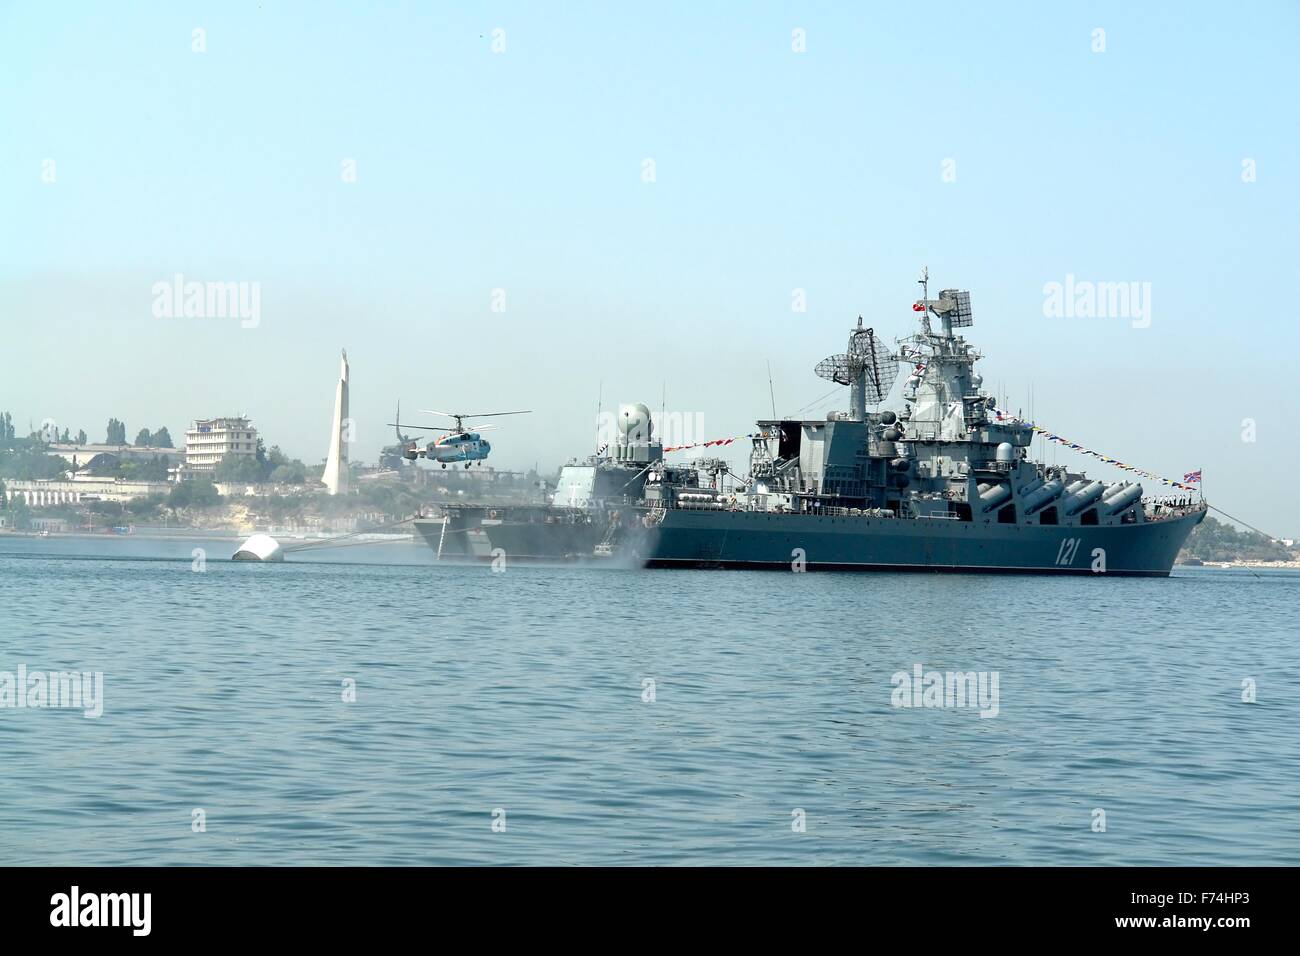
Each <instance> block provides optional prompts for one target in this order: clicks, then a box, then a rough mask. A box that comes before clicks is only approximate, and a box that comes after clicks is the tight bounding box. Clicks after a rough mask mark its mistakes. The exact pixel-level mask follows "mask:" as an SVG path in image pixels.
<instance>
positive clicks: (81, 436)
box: [77, 428, 87, 445]
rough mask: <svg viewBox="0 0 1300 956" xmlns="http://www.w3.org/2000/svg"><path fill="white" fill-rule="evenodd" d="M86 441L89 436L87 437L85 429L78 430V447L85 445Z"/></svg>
mask: <svg viewBox="0 0 1300 956" xmlns="http://www.w3.org/2000/svg"><path fill="white" fill-rule="evenodd" d="M86 439H87V436H86V430H85V429H84V428H81V429H78V430H77V444H78V445H84V444H85V443H86Z"/></svg>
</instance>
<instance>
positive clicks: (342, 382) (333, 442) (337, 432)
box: [321, 349, 348, 495]
mask: <svg viewBox="0 0 1300 956" xmlns="http://www.w3.org/2000/svg"><path fill="white" fill-rule="evenodd" d="M347 417H348V353H347V350H346V349H345V350H344V352H343V363H342V366H341V367H340V369H339V387H338V390H337V391H336V392H335V393H334V430H333V431H332V432H331V433H330V453H329V457H328V458H326V459H325V474H324V475H322V476H321V480H322V481H324V482H325V487H326V488H328V489H329V493H330V494H332V495H346V494H347V493H348V445H347V441H346V440H345V439H346V437H347V436H345V435H344V433H343V427H344V423H345V422H346V421H347Z"/></svg>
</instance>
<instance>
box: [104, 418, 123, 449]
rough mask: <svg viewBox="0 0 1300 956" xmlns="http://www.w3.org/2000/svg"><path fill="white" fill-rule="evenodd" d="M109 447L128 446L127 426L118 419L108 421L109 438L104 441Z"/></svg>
mask: <svg viewBox="0 0 1300 956" xmlns="http://www.w3.org/2000/svg"><path fill="white" fill-rule="evenodd" d="M104 442H105V444H108V445H125V444H126V426H125V425H123V424H122V423H121V422H119V421H118V420H117V419H116V418H110V419H109V420H108V437H107V438H106V439H104Z"/></svg>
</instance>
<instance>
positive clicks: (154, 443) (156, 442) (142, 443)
mask: <svg viewBox="0 0 1300 956" xmlns="http://www.w3.org/2000/svg"><path fill="white" fill-rule="evenodd" d="M135 447H136V448H174V447H175V446H174V445H173V444H172V436H171V432H169V431H167V426H166V425H164V426H163V427H162V428H160V429H158V430H157V431H156V432H151V431H149V429H147V428H142V429H140V431H139V433H138V434H137V435H136V436H135Z"/></svg>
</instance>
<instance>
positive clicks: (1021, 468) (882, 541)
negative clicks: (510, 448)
mask: <svg viewBox="0 0 1300 956" xmlns="http://www.w3.org/2000/svg"><path fill="white" fill-rule="evenodd" d="M921 283H922V287H923V295H922V298H921V299H919V300H918V301H917V302H916V303H915V304H914V305H913V309H914V311H915V312H916V313H917V316H918V321H919V324H920V329H919V331H918V332H916V333H915V334H913V335H910V336H908V337H906V338H904V339H901V340H899V341H898V342H896V343H895V347H894V348H890V347H889V346H887V345H886V344H885V343H884V341H883V340H882V339H881V338H880V337H878V336H877V335H876V333H875V331H874V330H873V329H872V328H863V326H862V319H861V318H859V319H858V322H857V326H856V327H854V328H852V329H850V332H849V339H848V347H847V349H846V350H845V352H843V353H840V354H837V355H832V356H830V357H829V358H827V359H824V360H823V361H822V362H820V363H818V364H817V366H816V372H817V374H818V375H819V376H821V377H823V378H826V379H829V380H831V381H833V382H836V383H837V384H840V385H845V386H847V387H848V389H849V407H848V410H847V411H833V412H831V413H829V414H828V415H827V416H826V417H825V418H824V419H814V420H809V419H789V420H787V419H776V418H773V419H766V420H759V421H758V423H757V425H758V429H757V431H756V432H755V433H754V434H753V435H751V436H748V437H749V439H750V440H751V441H752V443H753V448H752V451H751V453H750V462H749V465H750V467H749V474H748V475H746V476H744V477H743V478H737V477H736V476H734V475H732V474H731V472H730V470H729V467H728V464H727V462H725V461H723V460H721V459H716V458H706V459H700V460H697V461H694V462H692V463H690V464H687V465H674V464H670V463H668V462H666V461H665V460H664V446H663V444H662V442H661V441H660V440H659V439H658V438H657V437H656V436H655V432H654V423H653V421H652V419H651V416H650V412H649V409H647V408H646V406H645V405H641V404H634V405H625V406H623V407H622V408H621V409H620V411H619V417H618V435H617V438H616V439H615V441H614V442H613V443H612V446H611V447H610V448H608V449H606V450H603V451H601V452H599V453H597V454H595V455H591V456H588V457H586V458H583V459H574V460H571V461H570V462H569V463H568V464H566V465H565V466H564V467H563V468H562V469H561V471H560V476H559V479H558V481H557V484H556V489H555V492H554V494H553V495H552V496H551V500H550V502H549V503H548V504H545V505H509V506H499V507H492V506H486V505H473V504H455V505H449V506H447V508H446V509H445V513H444V515H443V516H441V517H439V518H428V519H423V520H419V521H416V522H415V525H416V528H417V529H418V530H419V532H420V534H421V535H422V536H423V537H424V539H425V540H426V541H427V542H428V543H429V544H430V546H431V547H433V548H435V549H436V550H437V552H438V555H439V558H444V557H446V558H451V557H460V558H473V559H488V558H497V557H504V558H505V559H506V560H507V561H513V560H519V561H584V560H590V561H608V560H611V559H622V560H624V561H627V562H630V563H633V564H637V565H644V566H647V567H670V568H679V567H695V568H699V567H708V568H768V569H784V570H791V569H793V570H852V571H958V572H1011V573H1049V574H1102V575H1144V576H1167V575H1168V574H1169V572H1170V570H1171V568H1172V567H1173V563H1174V559H1175V557H1176V556H1177V554H1178V551H1179V549H1180V548H1181V547H1182V545H1183V542H1184V541H1185V540H1186V539H1187V536H1188V535H1189V534H1190V533H1191V530H1192V528H1193V527H1194V526H1195V525H1197V524H1199V523H1200V522H1201V520H1202V519H1203V518H1204V517H1205V513H1206V504H1205V502H1204V500H1203V499H1200V500H1198V499H1194V498H1192V497H1191V496H1190V495H1189V496H1188V497H1186V498H1184V499H1180V500H1179V501H1178V502H1177V503H1176V504H1173V505H1170V504H1169V503H1168V501H1167V500H1166V501H1161V500H1159V499H1157V498H1154V497H1148V496H1145V495H1144V492H1143V488H1142V485H1141V484H1138V483H1136V482H1131V481H1120V482H1116V483H1112V484H1108V483H1105V482H1102V481H1098V480H1090V479H1089V478H1088V477H1087V476H1086V474H1084V473H1082V472H1071V471H1069V470H1068V469H1067V468H1065V467H1061V466H1055V465H1049V464H1046V463H1044V462H1040V461H1033V460H1031V459H1030V457H1029V450H1030V448H1031V446H1032V441H1033V436H1034V426H1033V425H1032V424H1031V423H1029V422H1025V421H1021V420H1019V419H1017V418H1015V417H1013V416H1009V415H1006V414H1004V413H1002V412H1001V411H1000V410H999V409H998V408H997V405H996V401H995V400H994V398H993V397H992V396H990V395H988V394H987V393H986V392H985V391H984V390H983V388H982V385H983V380H982V378H981V376H980V375H979V374H978V373H977V372H976V371H975V364H976V362H977V361H978V360H979V359H980V358H981V357H982V356H981V353H980V352H978V351H977V350H976V349H975V347H974V346H972V345H971V344H970V343H968V342H967V341H966V339H965V338H964V337H963V335H962V334H961V333H960V331H959V330H961V329H964V328H967V327H969V326H971V325H972V313H971V308H970V294H969V293H968V292H966V291H961V290H956V289H946V290H944V291H942V292H940V293H939V295H938V297H937V298H935V299H931V298H930V296H929V286H928V276H923V278H922V280H921ZM936 324H937V327H936ZM900 367H906V368H907V369H908V374H907V377H906V380H905V382H904V386H903V389H902V401H901V407H900V408H898V409H896V410H893V409H885V410H872V407H873V406H875V407H878V406H880V405H882V404H883V403H884V402H885V400H886V399H887V397H888V395H889V393H890V390H891V388H892V386H893V384H894V382H895V380H896V378H897V377H898V375H899V369H900Z"/></svg>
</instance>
